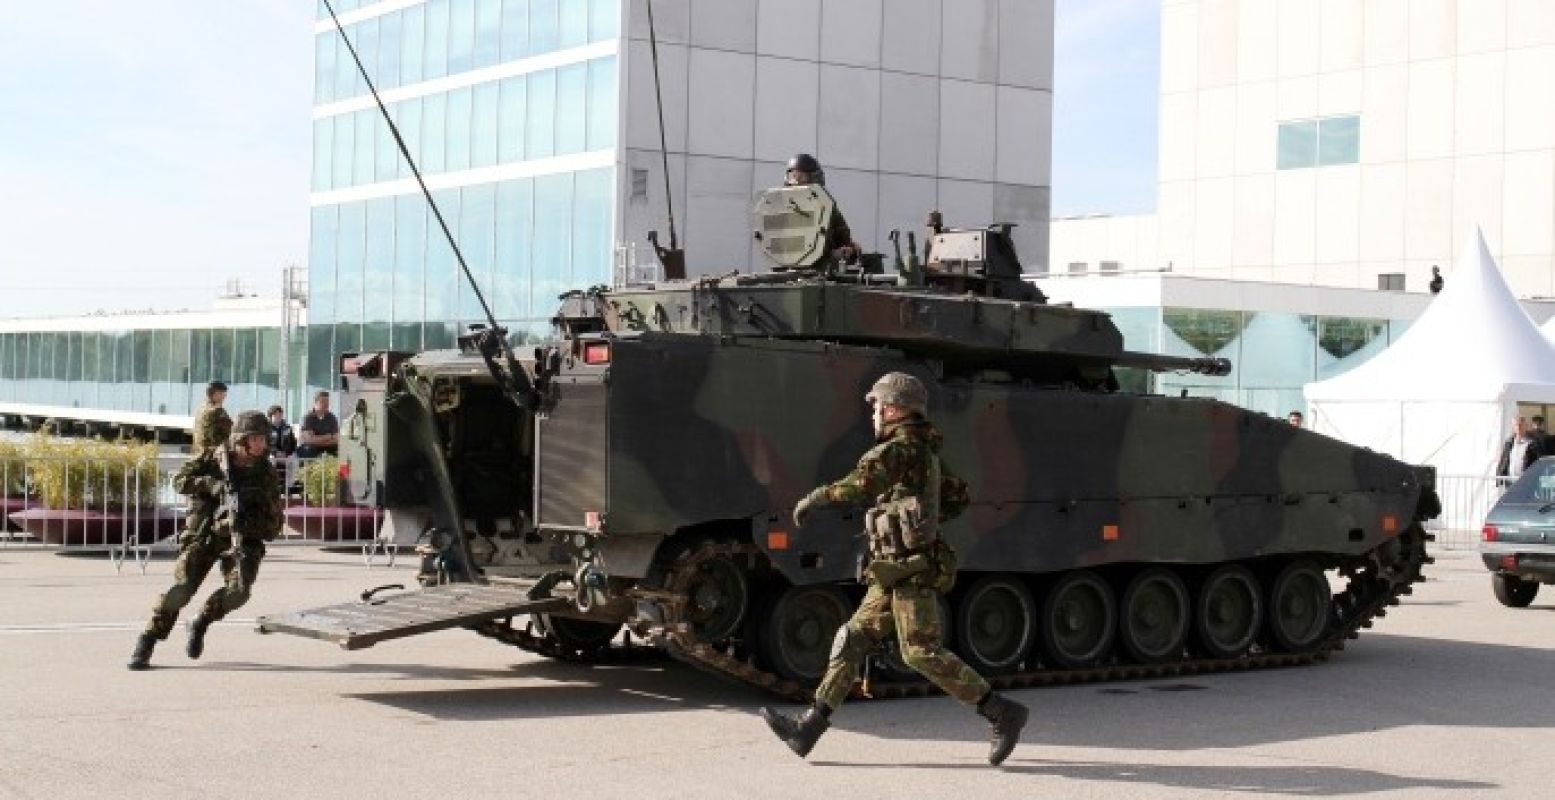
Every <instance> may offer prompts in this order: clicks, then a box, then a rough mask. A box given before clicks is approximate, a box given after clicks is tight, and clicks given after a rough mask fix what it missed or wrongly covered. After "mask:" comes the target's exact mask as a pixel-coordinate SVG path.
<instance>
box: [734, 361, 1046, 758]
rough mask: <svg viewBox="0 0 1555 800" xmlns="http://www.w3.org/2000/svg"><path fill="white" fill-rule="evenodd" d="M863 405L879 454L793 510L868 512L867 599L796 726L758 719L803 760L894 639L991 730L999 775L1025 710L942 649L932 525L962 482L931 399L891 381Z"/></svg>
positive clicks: (938, 553)
mask: <svg viewBox="0 0 1555 800" xmlns="http://www.w3.org/2000/svg"><path fill="white" fill-rule="evenodd" d="M865 400H867V401H868V402H870V403H872V404H873V405H874V427H875V439H876V441H877V442H878V444H876V445H875V446H874V447H873V448H871V449H870V450H869V451H868V452H866V453H865V454H864V456H863V457H862V458H860V459H859V462H858V466H857V467H855V468H854V469H853V471H852V472H851V473H849V474H848V475H847V476H846V477H844V478H843V479H842V480H839V481H837V482H835V483H832V484H828V485H826V486H822V487H819V488H817V489H815V490H814V491H812V492H810V494H808V495H806V496H805V497H804V499H802V500H800V501H799V503H798V505H796V506H794V523H795V524H796V525H801V526H802V525H804V519H805V517H806V516H807V515H808V514H809V512H810V511H811V510H813V509H816V508H820V507H822V506H828V505H834V504H863V503H868V502H873V503H874V506H873V507H872V508H871V509H870V510H869V511H868V513H867V514H866V515H865V530H866V533H867V534H868V536H869V553H870V561H869V566H868V567H867V569H866V571H865V583H866V584H867V585H868V587H869V589H868V591H867V592H866V593H865V595H864V600H863V602H861V603H860V604H859V607H858V610H857V611H856V612H854V614H853V617H852V619H849V620H848V622H847V624H845V625H843V626H842V627H841V628H839V629H838V630H837V638H836V640H835V641H834V642H833V643H832V650H831V661H830V662H829V663H828V664H827V667H826V675H825V677H823V678H822V679H821V685H820V686H819V687H818V688H817V689H816V691H815V702H814V705H813V706H812V707H811V708H810V709H808V710H806V711H805V712H804V713H803V714H801V715H800V716H798V717H789V716H786V715H784V714H780V713H778V712H777V711H775V710H773V709H772V708H769V707H768V708H762V709H761V716H762V718H763V719H765V720H766V721H767V725H768V726H770V727H771V728H772V731H773V733H776V734H777V735H778V738H780V739H782V740H783V741H784V742H786V743H787V744H788V746H789V748H791V749H792V750H793V751H794V752H795V753H798V754H799V756H800V757H804V756H805V755H807V754H809V752H810V749H811V748H812V747H814V746H815V742H816V740H817V739H819V738H821V734H822V733H825V732H826V729H827V728H829V727H830V726H831V723H830V722H829V719H830V717H831V714H832V712H833V711H835V710H837V708H838V707H839V706H841V705H842V702H843V701H844V700H845V699H847V696H848V692H849V691H851V690H852V688H853V681H854V679H855V678H856V677H858V673H859V666H860V664H861V663H862V662H863V660H864V658H865V656H867V655H870V654H872V653H877V652H879V651H880V649H881V648H882V646H883V645H884V644H885V643H886V641H887V640H888V637H890V636H891V635H892V634H893V632H894V633H895V635H896V638H897V642H898V645H899V647H900V649H901V653H902V659H903V660H904V661H906V662H907V664H908V666H910V667H912V668H913V669H915V670H917V671H918V672H919V673H920V674H922V675H923V676H924V677H926V678H928V679H929V680H931V681H933V682H934V684H935V685H936V686H938V687H939V688H940V689H942V690H944V692H945V694H948V695H950V696H951V697H954V698H956V699H957V700H960V701H961V702H963V703H966V704H967V705H971V706H975V707H976V708H977V713H978V714H981V715H982V716H983V718H984V719H986V720H988V722H989V723H990V725H991V726H992V731H991V733H990V738H991V743H992V746H991V747H990V749H989V752H988V763H990V764H993V765H994V766H998V765H999V764H1000V763H1002V762H1003V761H1004V759H1005V758H1006V757H1007V756H1009V754H1010V751H1011V750H1013V749H1015V744H1016V742H1017V741H1019V740H1020V732H1021V729H1022V728H1024V727H1025V725H1026V716H1027V711H1026V707H1025V706H1023V705H1021V704H1020V703H1017V702H1015V701H1013V700H1010V699H1008V698H1006V697H1004V696H1002V695H999V694H996V693H994V691H993V689H992V688H991V687H990V686H989V685H988V682H987V681H986V680H984V679H983V678H982V676H980V675H978V674H977V672H976V671H974V670H973V669H972V668H971V667H969V666H967V665H966V664H965V663H964V662H962V661H961V659H960V658H958V657H957V656H956V655H955V654H954V653H952V652H950V651H949V650H948V649H946V648H945V646H944V645H942V644H941V643H940V638H941V635H942V632H943V627H942V622H941V620H940V609H939V600H940V596H941V595H943V594H944V593H946V592H948V591H949V590H950V588H951V586H952V585H953V584H954V583H955V580H956V557H955V553H954V552H953V551H952V550H951V549H950V547H949V545H947V544H946V543H945V541H944V540H943V539H941V538H940V537H939V524H940V523H942V522H945V521H946V520H949V519H952V518H954V517H956V516H958V515H959V514H960V513H961V512H962V510H963V509H965V508H966V506H967V504H968V502H969V500H968V497H967V487H966V482H965V481H963V480H961V479H960V478H957V477H956V476H955V475H953V474H951V472H950V469H949V467H947V466H945V464H944V463H943V462H942V461H941V460H940V458H939V455H938V452H939V449H940V444H941V442H942V439H941V436H940V434H939V431H937V430H935V429H934V426H933V425H931V424H930V423H929V421H928V419H927V413H928V391H927V390H926V389H925V388H924V386H923V383H922V382H921V381H919V380H918V379H917V378H915V377H913V376H911V375H908V374H906V373H902V372H892V373H888V374H886V375H885V376H883V377H881V378H880V380H879V381H876V382H875V385H874V387H873V388H871V389H870V391H869V394H868V395H866V396H865Z"/></svg>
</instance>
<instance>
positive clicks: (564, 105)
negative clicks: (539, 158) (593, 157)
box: [556, 64, 588, 156]
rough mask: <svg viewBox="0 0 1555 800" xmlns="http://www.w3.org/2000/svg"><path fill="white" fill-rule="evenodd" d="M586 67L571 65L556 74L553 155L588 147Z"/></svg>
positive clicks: (577, 151)
mask: <svg viewBox="0 0 1555 800" xmlns="http://www.w3.org/2000/svg"><path fill="white" fill-rule="evenodd" d="M587 90H588V65H587V64H573V65H572V66H568V67H562V68H561V69H560V70H557V73H556V155H559V156H561V155H568V154H571V153H579V152H582V151H583V146H584V145H585V144H586V143H587V141H586V138H585V131H586V128H587V123H588V102H587V98H586V97H585V96H584V95H585V93H586V92H587Z"/></svg>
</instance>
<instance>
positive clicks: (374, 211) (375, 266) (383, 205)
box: [363, 197, 394, 347]
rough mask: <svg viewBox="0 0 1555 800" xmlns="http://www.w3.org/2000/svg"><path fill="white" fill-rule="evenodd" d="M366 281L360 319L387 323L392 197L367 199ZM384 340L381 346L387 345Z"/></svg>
mask: <svg viewBox="0 0 1555 800" xmlns="http://www.w3.org/2000/svg"><path fill="white" fill-rule="evenodd" d="M365 267H366V276H367V277H366V284H365V285H364V286H363V312H364V313H363V319H364V320H365V321H367V322H369V323H383V324H385V325H387V324H388V322H389V319H390V313H391V311H392V310H393V304H394V198H392V197H379V198H376V199H373V200H369V201H367V259H366V262H365ZM388 344H389V343H388V341H387V340H385V341H384V342H383V343H382V344H381V345H377V346H380V347H387V346H388Z"/></svg>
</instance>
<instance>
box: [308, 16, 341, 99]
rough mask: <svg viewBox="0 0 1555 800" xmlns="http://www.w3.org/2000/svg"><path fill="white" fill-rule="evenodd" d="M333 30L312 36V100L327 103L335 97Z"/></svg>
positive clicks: (334, 35)
mask: <svg viewBox="0 0 1555 800" xmlns="http://www.w3.org/2000/svg"><path fill="white" fill-rule="evenodd" d="M337 35H338V34H336V33H335V32H334V31H325V32H324V33H321V34H319V35H317V36H315V37H313V102H315V103H329V102H333V101H334V99H335V37H336V36H337Z"/></svg>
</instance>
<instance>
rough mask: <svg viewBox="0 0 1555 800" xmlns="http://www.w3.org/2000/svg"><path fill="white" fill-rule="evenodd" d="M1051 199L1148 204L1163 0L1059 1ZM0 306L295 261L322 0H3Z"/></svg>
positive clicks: (104, 307)
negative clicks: (318, 7) (315, 25)
mask: <svg viewBox="0 0 1555 800" xmlns="http://www.w3.org/2000/svg"><path fill="white" fill-rule="evenodd" d="M1056 2H1057V6H1056V10H1057V20H1056V23H1055V24H1056V50H1055V62H1056V63H1055V87H1054V121H1053V214H1054V215H1055V216H1070V215H1075V214H1082V213H1095V212H1111V213H1128V212H1145V211H1150V210H1152V209H1153V208H1154V205H1155V160H1156V144H1155V143H1156V94H1157V91H1156V86H1157V73H1158V66H1157V64H1158V55H1157V43H1158V41H1159V27H1160V0H1056ZM4 5H5V8H4V14H3V17H0V145H3V146H0V319H5V318H14V317H36V316H58V315H65V314H89V313H95V312H98V311H107V312H119V311H126V310H153V309H154V310H159V311H166V310H177V309H197V310H199V309H207V308H209V307H210V304H211V301H212V299H213V298H214V297H215V296H216V295H217V294H218V293H219V292H220V291H221V290H222V288H223V287H224V286H225V285H226V283H227V281H228V280H229V279H238V280H241V281H243V283H244V284H245V286H246V287H247V288H248V289H249V290H250V291H256V292H259V293H261V294H265V295H272V296H273V295H277V294H279V291H280V284H281V272H282V270H283V269H284V268H285V267H286V266H288V265H293V264H295V265H305V263H306V259H307V252H308V241H307V240H308V186H309V162H310V159H311V158H312V144H311V136H312V127H311V118H310V113H311V107H312V96H313V35H312V30H313V15H314V10H315V3H314V0H219V2H215V1H213V0H135V1H134V2H128V1H127V0H50V2H16V0H6V2H5V3H4Z"/></svg>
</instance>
